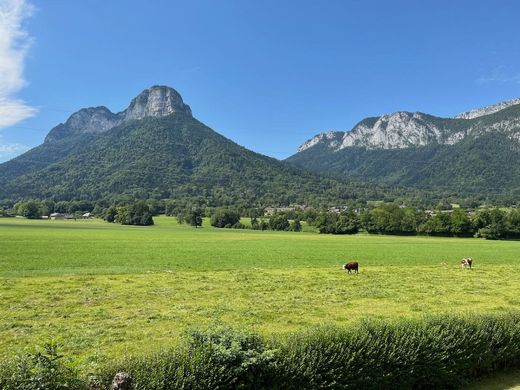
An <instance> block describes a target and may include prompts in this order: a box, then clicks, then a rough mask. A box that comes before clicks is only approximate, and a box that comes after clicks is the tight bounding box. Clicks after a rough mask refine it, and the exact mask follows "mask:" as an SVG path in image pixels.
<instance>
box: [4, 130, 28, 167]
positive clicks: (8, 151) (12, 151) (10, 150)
mask: <svg viewBox="0 0 520 390" xmlns="http://www.w3.org/2000/svg"><path fill="white" fill-rule="evenodd" d="M28 149H29V147H27V146H25V145H22V144H18V143H6V142H4V141H3V140H2V137H1V136H0V163H1V162H4V161H7V160H10V159H11V158H13V157H15V156H17V155H19V154H20V153H23V152H25V151H26V150H28Z"/></svg>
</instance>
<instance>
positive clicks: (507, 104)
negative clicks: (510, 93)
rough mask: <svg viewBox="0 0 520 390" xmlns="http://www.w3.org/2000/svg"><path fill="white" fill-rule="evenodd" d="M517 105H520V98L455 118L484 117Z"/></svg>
mask: <svg viewBox="0 0 520 390" xmlns="http://www.w3.org/2000/svg"><path fill="white" fill-rule="evenodd" d="M517 104H520V98H518V99H511V100H506V101H505V102H501V103H498V104H493V105H492V106H487V107H482V108H476V109H474V110H471V111H466V112H463V113H462V114H459V115H457V116H455V118H458V119H473V118H478V117H481V116H484V115H489V114H493V113H495V112H498V111H501V110H503V109H505V108H508V107H511V106H514V105H517Z"/></svg>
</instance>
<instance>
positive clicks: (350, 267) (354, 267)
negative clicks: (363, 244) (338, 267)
mask: <svg viewBox="0 0 520 390" xmlns="http://www.w3.org/2000/svg"><path fill="white" fill-rule="evenodd" d="M342 269H344V270H345V271H348V273H351V271H354V273H356V274H358V273H359V263H358V262H357V261H351V262H350V263H347V264H343V267H342Z"/></svg>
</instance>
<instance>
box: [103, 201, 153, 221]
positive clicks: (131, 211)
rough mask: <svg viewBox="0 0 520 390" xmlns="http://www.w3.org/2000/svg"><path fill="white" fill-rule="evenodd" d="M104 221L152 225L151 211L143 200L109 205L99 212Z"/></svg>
mask: <svg viewBox="0 0 520 390" xmlns="http://www.w3.org/2000/svg"><path fill="white" fill-rule="evenodd" d="M100 216H101V218H103V219H104V220H105V221H107V222H110V223H113V222H116V223H120V224H122V225H138V226H150V225H153V224H154V222H153V213H152V211H151V210H150V207H148V205H147V204H146V203H145V202H137V203H134V204H130V205H126V206H118V207H115V206H111V207H108V208H106V209H105V210H103V211H102V212H101V214H100Z"/></svg>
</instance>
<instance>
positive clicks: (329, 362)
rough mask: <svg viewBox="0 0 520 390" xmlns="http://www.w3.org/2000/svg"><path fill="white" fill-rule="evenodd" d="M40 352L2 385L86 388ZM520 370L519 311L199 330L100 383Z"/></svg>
mask: <svg viewBox="0 0 520 390" xmlns="http://www.w3.org/2000/svg"><path fill="white" fill-rule="evenodd" d="M43 356H44V357H42V355H31V356H28V357H27V356H26V357H24V358H23V359H21V360H20V362H15V363H12V364H11V365H7V366H4V367H3V368H0V388H2V389H4V388H5V389H8V390H10V389H72V388H74V389H82V388H84V387H85V384H83V385H82V384H81V383H80V382H79V381H78V376H77V373H76V371H75V370H74V368H73V367H72V366H70V365H68V364H67V363H65V362H64V361H63V359H62V357H61V356H59V355H57V353H56V351H55V349H52V348H51V349H49V350H48V351H47V352H45V354H44V355H43ZM519 366H520V314H519V313H508V314H502V315H470V316H431V317H425V318H423V319H421V320H401V321H395V322H382V321H365V322H362V323H361V324H359V325H358V326H355V327H349V328H338V327H321V328H316V329H313V330H310V331H307V332H303V333H297V334H294V335H288V336H286V335H284V336H279V338H277V339H274V340H271V342H266V341H265V340H264V339H262V338H260V337H259V336H256V335H252V334H246V333H242V332H233V331H230V330H228V329H224V330H216V331H211V332H199V331H197V332H193V333H192V334H190V336H189V337H188V340H187V341H186V342H184V343H183V344H181V345H180V346H178V347H176V348H171V349H168V350H163V351H160V352H156V353H153V354H147V355H140V356H133V357H124V358H123V359H121V360H119V361H107V362H106V363H105V365H104V366H103V367H100V368H98V370H97V373H96V375H95V378H96V380H95V382H96V383H99V384H100V386H101V388H104V387H103V386H108V385H109V384H110V382H111V380H112V378H113V377H114V375H115V374H116V373H117V372H121V371H123V372H127V373H129V374H130V375H131V376H132V378H133V383H134V388H135V389H141V390H148V389H150V390H151V389H163V390H167V389H217V388H220V389H224V388H233V389H266V388H270V389H271V388H275V389H336V388H353V389H452V388H458V387H460V386H462V385H464V384H466V383H467V382H469V381H470V380H472V379H475V378H477V377H479V376H482V375H485V374H488V373H491V372H495V371H498V370H504V369H511V368H516V367H519ZM85 382H86V381H85ZM30 386H33V387H30ZM38 386H39V387H38ZM82 386H83V387H82Z"/></svg>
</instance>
